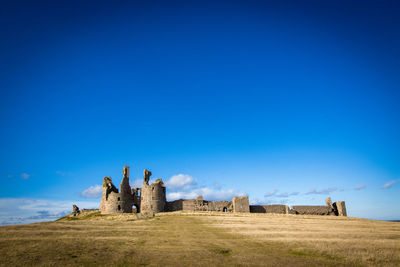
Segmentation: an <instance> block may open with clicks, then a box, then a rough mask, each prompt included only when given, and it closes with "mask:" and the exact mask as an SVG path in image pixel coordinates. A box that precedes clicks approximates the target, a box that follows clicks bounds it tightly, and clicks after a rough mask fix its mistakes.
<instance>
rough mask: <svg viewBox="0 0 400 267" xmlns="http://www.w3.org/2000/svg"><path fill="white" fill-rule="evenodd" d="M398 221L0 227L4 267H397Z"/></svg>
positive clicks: (173, 217) (127, 221)
mask: <svg viewBox="0 0 400 267" xmlns="http://www.w3.org/2000/svg"><path fill="white" fill-rule="evenodd" d="M399 255H400V223H390V222H375V221H368V220H361V219H353V218H339V217H329V216H326V217H323V216H321V217H319V216H286V215H282V216H279V215H274V216H268V215H263V216H257V215H235V214H231V215H229V214H221V213H195V214H191V213H184V212H177V213H161V214H158V215H157V216H156V217H155V218H151V219H141V220H138V219H137V218H136V215H134V214H123V215H106V216H101V215H98V214H97V213H91V214H87V215H85V216H82V217H79V219H76V218H75V219H64V220H60V221H57V222H50V223H37V224H29V225H18V226H4V227H0V264H1V265H2V266H32V265H35V266H36V265H42V266H71V265H72V266H97V265H102V266H130V265H133V266H138V265H149V266H227V265H228V266H231V265H243V266H282V265H283V266H354V265H382V266H383V265H384V266H387V265H393V266H395V265H397V266H398V265H399V264H400V259H399Z"/></svg>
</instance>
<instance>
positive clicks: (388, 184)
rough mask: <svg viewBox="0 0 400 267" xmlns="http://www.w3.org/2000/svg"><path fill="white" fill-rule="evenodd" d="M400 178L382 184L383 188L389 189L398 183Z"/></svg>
mask: <svg viewBox="0 0 400 267" xmlns="http://www.w3.org/2000/svg"><path fill="white" fill-rule="evenodd" d="M399 181H400V180H393V181H390V182H387V183H386V184H384V185H382V187H381V189H389V188H391V187H392V186H393V185H394V184H395V183H398V182H399Z"/></svg>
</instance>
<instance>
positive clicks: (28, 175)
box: [21, 172, 31, 179]
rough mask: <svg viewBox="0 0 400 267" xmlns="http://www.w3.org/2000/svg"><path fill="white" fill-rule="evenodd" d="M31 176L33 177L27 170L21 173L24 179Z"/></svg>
mask: <svg viewBox="0 0 400 267" xmlns="http://www.w3.org/2000/svg"><path fill="white" fill-rule="evenodd" d="M29 177H31V175H30V174H27V173H25V172H24V173H22V174H21V178H22V179H29Z"/></svg>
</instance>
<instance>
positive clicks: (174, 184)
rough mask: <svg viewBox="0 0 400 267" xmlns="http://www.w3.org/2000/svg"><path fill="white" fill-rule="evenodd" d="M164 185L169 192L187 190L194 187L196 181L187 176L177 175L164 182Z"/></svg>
mask: <svg viewBox="0 0 400 267" xmlns="http://www.w3.org/2000/svg"><path fill="white" fill-rule="evenodd" d="M165 185H166V186H167V188H168V189H169V190H171V191H178V190H188V189H190V188H191V187H193V186H195V185H196V181H195V180H194V178H193V177H192V176H190V175H188V174H177V175H174V176H172V177H171V178H170V179H169V180H168V181H166V182H165Z"/></svg>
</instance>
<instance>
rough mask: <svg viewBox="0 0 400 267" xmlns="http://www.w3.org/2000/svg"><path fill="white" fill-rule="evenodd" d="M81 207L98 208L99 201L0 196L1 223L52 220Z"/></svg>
mask: <svg viewBox="0 0 400 267" xmlns="http://www.w3.org/2000/svg"><path fill="white" fill-rule="evenodd" d="M73 204H75V205H77V206H78V207H79V208H80V209H82V208H87V209H97V208H98V207H99V204H100V203H99V202H97V201H74V202H72V201H54V200H44V199H26V198H0V225H7V224H22V223H33V222H43V221H52V220H55V219H58V218H60V217H62V216H64V215H65V214H68V213H70V212H72V205H73Z"/></svg>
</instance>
